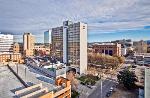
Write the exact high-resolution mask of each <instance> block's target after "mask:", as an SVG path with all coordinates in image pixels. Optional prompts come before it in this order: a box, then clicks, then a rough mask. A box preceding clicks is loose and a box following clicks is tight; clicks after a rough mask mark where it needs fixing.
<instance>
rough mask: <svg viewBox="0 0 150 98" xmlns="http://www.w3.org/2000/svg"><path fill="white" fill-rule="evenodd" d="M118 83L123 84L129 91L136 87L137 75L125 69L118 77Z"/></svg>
mask: <svg viewBox="0 0 150 98" xmlns="http://www.w3.org/2000/svg"><path fill="white" fill-rule="evenodd" d="M117 78H118V82H119V83H120V84H123V85H124V87H126V88H127V89H132V88H134V87H135V82H136V81H137V78H136V75H135V73H134V72H131V71H129V70H128V69H125V70H123V71H120V72H119V74H118V75H117Z"/></svg>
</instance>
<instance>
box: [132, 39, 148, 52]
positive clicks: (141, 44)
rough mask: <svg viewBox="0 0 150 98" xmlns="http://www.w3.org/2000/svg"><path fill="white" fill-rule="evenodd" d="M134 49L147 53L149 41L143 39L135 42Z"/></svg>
mask: <svg viewBox="0 0 150 98" xmlns="http://www.w3.org/2000/svg"><path fill="white" fill-rule="evenodd" d="M133 46H134V50H135V51H136V53H147V47H148V46H147V43H146V42H145V41H143V40H141V41H136V42H134V43H133Z"/></svg>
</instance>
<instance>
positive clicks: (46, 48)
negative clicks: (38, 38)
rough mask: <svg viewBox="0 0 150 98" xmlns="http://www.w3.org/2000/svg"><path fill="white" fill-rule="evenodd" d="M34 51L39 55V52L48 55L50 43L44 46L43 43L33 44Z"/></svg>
mask: <svg viewBox="0 0 150 98" xmlns="http://www.w3.org/2000/svg"><path fill="white" fill-rule="evenodd" d="M34 51H37V52H38V54H39V55H40V54H41V53H43V54H45V55H49V54H50V51H51V48H50V45H49V46H45V45H42V44H41V45H35V46H34Z"/></svg>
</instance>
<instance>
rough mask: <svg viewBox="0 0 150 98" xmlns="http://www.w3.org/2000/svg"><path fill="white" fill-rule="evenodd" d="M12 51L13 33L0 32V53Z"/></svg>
mask: <svg viewBox="0 0 150 98" xmlns="http://www.w3.org/2000/svg"><path fill="white" fill-rule="evenodd" d="M4 52H5V53H6V52H7V53H8V52H13V35H11V34H0V53H4Z"/></svg>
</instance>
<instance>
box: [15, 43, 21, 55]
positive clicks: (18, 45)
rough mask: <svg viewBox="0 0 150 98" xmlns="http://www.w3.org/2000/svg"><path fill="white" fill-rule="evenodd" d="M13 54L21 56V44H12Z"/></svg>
mask: <svg viewBox="0 0 150 98" xmlns="http://www.w3.org/2000/svg"><path fill="white" fill-rule="evenodd" d="M13 53H21V54H23V44H22V43H14V45H13Z"/></svg>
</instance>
